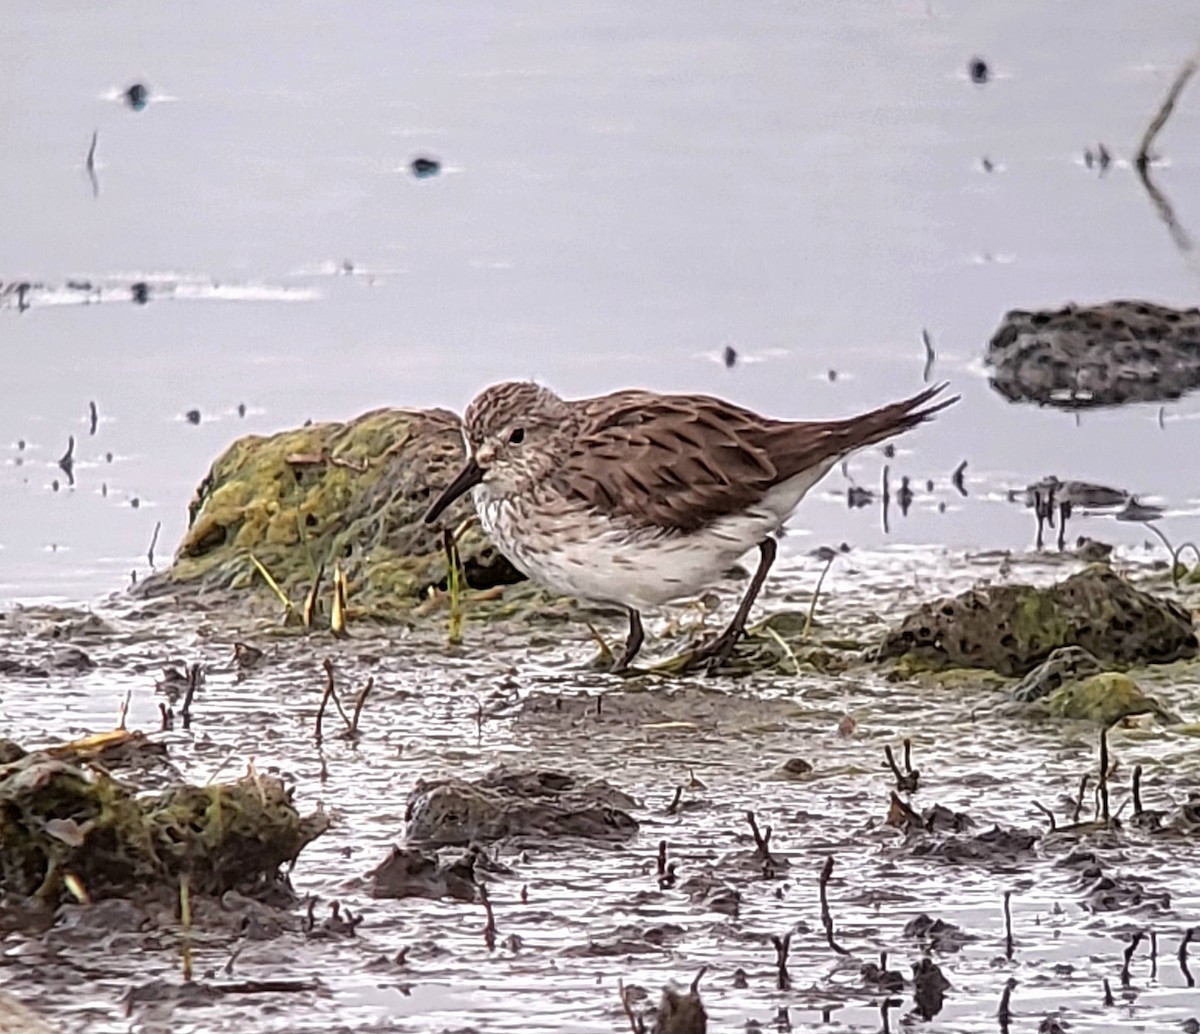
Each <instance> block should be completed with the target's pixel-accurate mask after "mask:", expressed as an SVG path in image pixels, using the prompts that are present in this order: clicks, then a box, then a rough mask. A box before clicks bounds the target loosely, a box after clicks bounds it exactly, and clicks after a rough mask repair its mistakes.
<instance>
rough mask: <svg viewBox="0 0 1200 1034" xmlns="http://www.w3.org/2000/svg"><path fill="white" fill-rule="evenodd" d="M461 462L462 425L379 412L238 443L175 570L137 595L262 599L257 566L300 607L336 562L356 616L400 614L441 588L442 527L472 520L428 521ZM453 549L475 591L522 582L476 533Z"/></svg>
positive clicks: (456, 511) (193, 512) (201, 496)
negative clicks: (253, 595)
mask: <svg viewBox="0 0 1200 1034" xmlns="http://www.w3.org/2000/svg"><path fill="white" fill-rule="evenodd" d="M463 455H464V454H463V445H462V434H461V425H460V422H459V419H458V417H456V416H455V415H454V414H453V413H450V412H447V411H445V410H402V409H379V410H374V411H372V412H370V413H365V414H363V415H362V416H360V417H357V418H356V419H354V420H350V421H348V422H346V423H324V424H312V425H309V426H307V427H301V428H297V429H296V430H292V431H284V432H282V433H280V434H276V435H272V436H270V437H262V436H257V435H250V436H247V437H245V438H240V439H238V440H237V441H236V442H234V443H233V444H232V445H231V446H230V447H229V449H228V450H226V452H225V454H224V455H222V456H221V457H220V458H219V459H218V460H217V461H216V462H215V463H214V464H213V466H212V469H211V470H210V471H209V472H208V475H207V476H206V477H205V478H204V480H203V482H201V484H200V487H199V488H198V489H197V491H196V496H195V498H194V499H193V501H192V504H191V506H190V507H189V526H188V531H187V534H186V536H185V537H184V539H183V542H182V544H181V545H180V547H179V550H178V553H177V555H176V557H175V562H174V564H173V565H172V566H171V568H170V569H169V570H168V571H166V572H164V573H163V574H161V575H156V576H154V577H153V578H150V579H148V580H147V581H146V582H145V583H144V584H143V587H142V590H141V591H142V592H143V593H146V594H151V595H153V594H158V593H162V592H171V591H178V590H180V589H185V588H186V589H190V590H192V591H194V592H202V593H217V594H218V595H219V594H220V593H222V592H227V591H228V590H236V591H243V590H245V589H246V588H248V587H250V586H253V585H257V586H258V587H260V588H261V589H262V591H264V592H267V591H268V589H267V587H266V583H265V580H264V578H263V576H262V574H261V573H260V572H259V569H258V565H257V564H256V563H255V560H257V561H258V564H261V565H262V567H263V568H265V569H266V571H267V572H269V574H270V576H271V577H272V578H273V579H274V580H275V581H276V582H277V583H278V585H279V586H280V587H281V588H282V589H283V590H284V592H286V593H287V595H288V596H289V598H290V599H291V600H292V601H293V603H294V604H295V605H296V607H297V608H299V607H300V606H301V604H302V602H303V600H304V598H305V596H306V594H307V593H308V591H309V588H310V587H311V585H312V583H313V581H314V579H316V578H317V575H318V572H319V571H321V570H324V572H325V574H326V577H327V578H328V577H329V575H331V574H332V570H333V566H334V563H335V561H336V562H337V563H339V564H340V565H341V567H342V569H343V570H344V571H345V573H346V576H347V579H348V588H349V593H348V597H349V602H350V605H351V607H353V608H355V609H356V610H357V611H358V612H359V613H360V614H362V613H366V614H369V615H371V616H375V617H382V618H387V617H400V616H403V615H405V614H406V613H408V612H409V611H411V609H412V608H413V607H414V606H416V605H417V604H418V603H420V602H421V600H422V599H423V598H424V597H425V595H426V594H427V591H428V589H429V587H430V586H433V585H443V586H444V585H445V584H446V570H447V565H446V557H445V552H444V549H443V546H442V537H441V536H442V533H441V527H442V526H444V527H449V528H455V527H458V526H459V525H460V524H462V522H464V521H465V520H467V519H468V518H469V517H471V516H472V515H473V514H474V509H473V507H472V505H471V502H470V499H469V498H464V499H462V500H460V501H458V502H456V503H455V504H454V506H453V507H451V509H450V510H449V511H447V513H446V515H445V516H444V517H443V518H442V521H441V522H440V525H439V526H435V527H430V526H428V525H426V524H424V523H423V521H422V517H423V516H424V513H425V511H426V510H427V509H428V507H429V504H430V502H431V501H432V500H433V499H434V498H436V496H437V493H438V492H440V491H441V489H442V488H443V487H445V486H446V485H447V484H449V482H450V481H451V479H452V478H453V477H454V475H455V473H456V472H457V471H458V468H459V467H460V466H461V465H462V462H463ZM458 551H459V554H460V557H461V559H462V564H463V569H464V574H465V578H466V584H467V585H468V586H471V587H474V588H479V589H483V588H488V587H491V586H494V585H498V584H505V583H510V582H515V581H518V580H520V577H521V576H520V575H519V574H518V572H517V571H516V570H515V569H514V568H513V567H512V566H511V565H510V564H509V563H508V561H507V560H505V559H504V558H503V557H502V556H500V554H499V553H498V552H497V551H496V549H495V548H494V547H493V546H492V544H491V543H490V542H489V541H488V540H487V538H486V537H485V536H484V534H483V533H482V531H481V530H480V529H479V527H478V525H477V524H473V525H472V526H471V527H468V528H466V529H464V530H463V531H462V533H461V535H460V536H459V539H458ZM326 595H328V594H327V593H326Z"/></svg>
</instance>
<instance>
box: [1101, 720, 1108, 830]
mask: <svg viewBox="0 0 1200 1034" xmlns="http://www.w3.org/2000/svg"><path fill="white" fill-rule="evenodd" d="M1100 817H1101V818H1102V819H1103V820H1104V824H1105V825H1106V826H1107V825H1108V822H1109V812H1108V729H1107V727H1106V728H1102V729H1101V730H1100Z"/></svg>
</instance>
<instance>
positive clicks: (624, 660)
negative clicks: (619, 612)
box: [613, 607, 646, 674]
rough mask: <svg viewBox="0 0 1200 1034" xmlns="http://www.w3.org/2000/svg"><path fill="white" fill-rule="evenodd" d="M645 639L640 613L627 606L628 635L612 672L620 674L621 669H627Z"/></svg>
mask: <svg viewBox="0 0 1200 1034" xmlns="http://www.w3.org/2000/svg"><path fill="white" fill-rule="evenodd" d="M645 640H646V631H645V629H643V628H642V615H641V614H639V613H638V612H637V611H636V610H634V609H633V608H632V607H630V608H629V636H628V638H627V639H626V640H625V652H624V653H622V654H621V659H620V660H619V661H617V664H616V667H614V668H613V673H614V674H620V673H621V672H623V671H628V670H629V665H630V663H631V662H632V661H633V659H634V658H635V657H636V656H637V653H638V650H640V649H641V648H642V643H643V642H645Z"/></svg>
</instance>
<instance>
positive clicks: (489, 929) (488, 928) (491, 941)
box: [476, 883, 496, 951]
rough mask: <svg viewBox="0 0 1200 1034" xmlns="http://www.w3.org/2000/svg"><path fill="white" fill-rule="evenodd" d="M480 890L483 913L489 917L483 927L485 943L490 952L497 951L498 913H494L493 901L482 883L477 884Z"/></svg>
mask: <svg viewBox="0 0 1200 1034" xmlns="http://www.w3.org/2000/svg"><path fill="white" fill-rule="evenodd" d="M476 887H477V888H478V889H479V900H480V901H482V902H483V911H484V914H485V915H486V916H487V922H485V923H484V926H483V942H484V944H486V945H487V949H488V951H493V950H495V947H496V913H495V912H493V911H492V901H491V898H489V897H488V892H487V887H486V886H484V884H482V883H478V884H476Z"/></svg>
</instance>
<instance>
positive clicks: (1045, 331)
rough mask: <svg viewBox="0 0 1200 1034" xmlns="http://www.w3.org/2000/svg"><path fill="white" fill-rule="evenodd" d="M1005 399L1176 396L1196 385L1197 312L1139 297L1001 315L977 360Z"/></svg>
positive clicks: (1088, 401) (1097, 401) (1072, 402)
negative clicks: (984, 367)
mask: <svg viewBox="0 0 1200 1034" xmlns="http://www.w3.org/2000/svg"><path fill="white" fill-rule="evenodd" d="M984 361H985V363H986V365H987V366H988V367H989V368H990V370H991V385H992V387H993V388H995V389H996V390H997V391H998V392H999V393H1000V394H1001V395H1003V396H1004V397H1005V398H1007V399H1011V400H1013V401H1021V402H1036V403H1038V404H1040V405H1047V406H1058V407H1060V408H1063V409H1081V408H1086V407H1089V406H1116V405H1121V404H1123V403H1126V402H1160V401H1164V400H1167V399H1177V398H1179V397H1180V396H1182V395H1184V394H1186V393H1187V392H1189V391H1194V390H1195V389H1196V388H1197V387H1200V309H1170V308H1167V307H1166V306H1162V305H1152V304H1150V303H1149V302H1142V301H1116V302H1109V303H1107V304H1104V305H1094V306H1076V305H1068V306H1066V307H1064V308H1062V309H1057V310H1055V309H1044V310H1040V311H1037V312H1027V311H1024V310H1021V309H1015V310H1013V311H1012V312H1009V313H1006V314H1005V316H1004V318H1003V319H1002V320H1001V321H1000V326H999V327H998V328H997V330H996V333H995V334H993V335H992V339H991V341H990V342H988V347H987V353H986V355H985V357H984Z"/></svg>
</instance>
